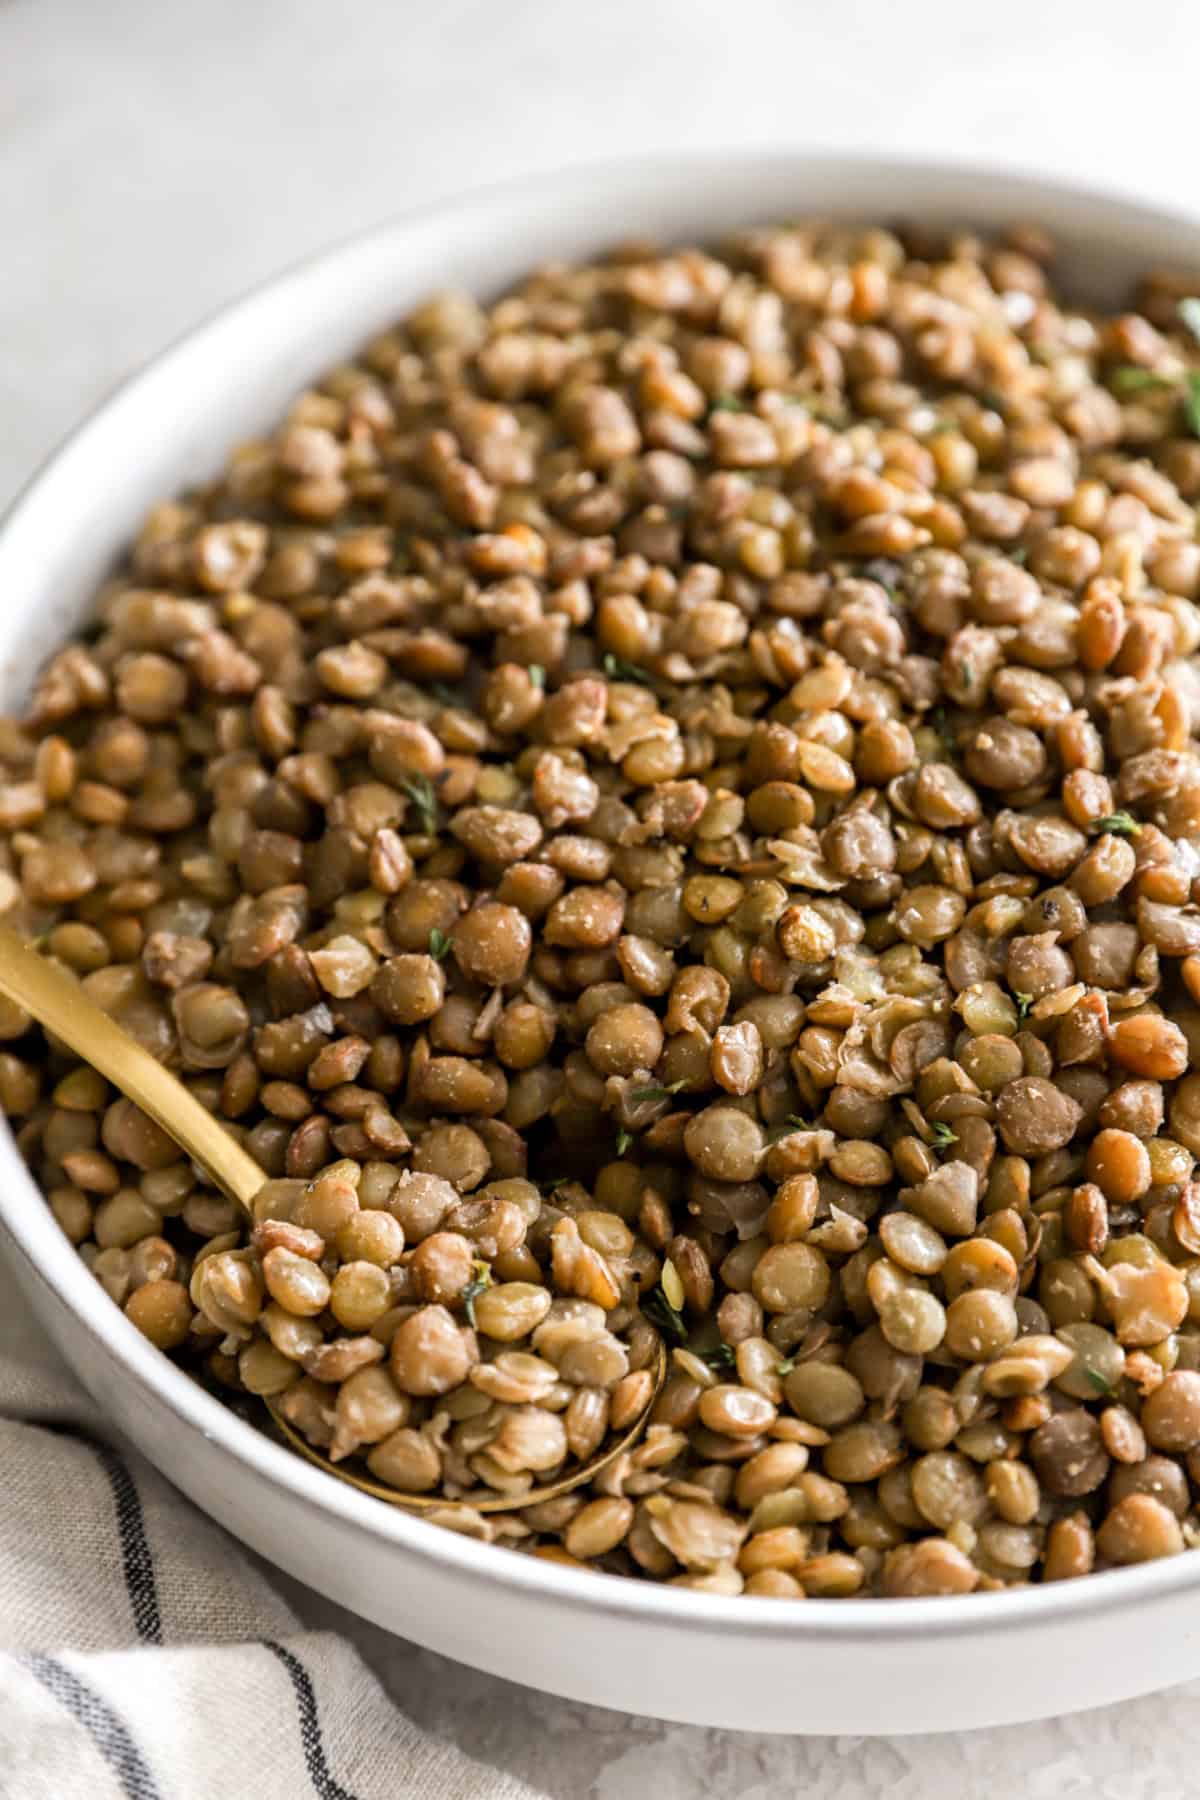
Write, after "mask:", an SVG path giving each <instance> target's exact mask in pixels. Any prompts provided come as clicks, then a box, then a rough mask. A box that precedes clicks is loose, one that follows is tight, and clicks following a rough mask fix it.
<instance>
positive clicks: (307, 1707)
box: [261, 1638, 355, 1800]
mask: <svg viewBox="0 0 1200 1800" xmlns="http://www.w3.org/2000/svg"><path fill="white" fill-rule="evenodd" d="M261 1641H262V1645H263V1648H264V1649H265V1650H269V1651H270V1652H271V1655H272V1656H275V1657H278V1659H279V1661H280V1662H281V1663H282V1664H283V1666H284V1668H285V1669H286V1670H287V1672H288V1674H289V1675H290V1676H291V1681H292V1688H293V1690H294V1691H295V1695H296V1705H297V1708H298V1709H299V1713H300V1744H301V1747H302V1749H303V1751H304V1762H305V1766H306V1768H307V1769H308V1773H309V1778H310V1780H311V1781H312V1784H313V1787H314V1788H315V1789H316V1792H317V1793H318V1795H319V1796H320V1800H355V1797H354V1795H353V1794H352V1793H351V1792H350V1790H349V1788H344V1787H343V1786H342V1784H341V1782H340V1781H336V1780H335V1779H334V1777H333V1774H332V1773H331V1771H330V1767H329V1764H328V1763H327V1762H326V1760H325V1744H324V1740H323V1739H322V1737H321V1721H320V1719H319V1718H318V1716H317V1696H316V1693H315V1692H314V1690H313V1684H312V1677H311V1676H310V1675H309V1672H308V1670H307V1669H306V1668H305V1667H304V1664H303V1663H302V1662H301V1661H300V1659H299V1658H298V1657H296V1656H293V1655H292V1652H291V1651H290V1650H285V1649H284V1647H283V1645H282V1644H277V1643H275V1642H274V1640H273V1639H271V1638H263V1639H262V1640H261Z"/></svg>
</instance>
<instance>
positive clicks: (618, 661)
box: [604, 650, 653, 687]
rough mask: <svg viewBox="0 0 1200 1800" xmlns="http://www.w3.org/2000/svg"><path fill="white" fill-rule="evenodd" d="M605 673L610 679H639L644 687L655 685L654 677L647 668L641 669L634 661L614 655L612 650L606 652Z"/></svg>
mask: <svg viewBox="0 0 1200 1800" xmlns="http://www.w3.org/2000/svg"><path fill="white" fill-rule="evenodd" d="M604 673H605V674H606V675H607V676H608V678H609V680H610V681H639V682H640V683H641V684H642V686H643V687H650V686H652V685H653V683H652V679H651V677H650V676H649V675H648V674H647V673H646V671H645V669H639V668H638V667H637V666H636V665H635V664H634V663H631V662H626V661H625V660H624V658H623V657H620V656H614V655H613V653H612V651H611V650H609V651H607V652H606V653H605V657H604Z"/></svg>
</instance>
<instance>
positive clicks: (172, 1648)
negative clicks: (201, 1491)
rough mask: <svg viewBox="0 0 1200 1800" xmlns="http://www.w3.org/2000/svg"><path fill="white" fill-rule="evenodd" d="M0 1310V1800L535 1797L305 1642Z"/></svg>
mask: <svg viewBox="0 0 1200 1800" xmlns="http://www.w3.org/2000/svg"><path fill="white" fill-rule="evenodd" d="M0 1292H2V1294H3V1299H4V1300H5V1302H11V1300H12V1298H13V1297H12V1293H11V1288H10V1287H9V1284H8V1282H7V1281H5V1283H4V1287H3V1289H2V1290H0ZM5 1313H6V1315H7V1316H6V1317H5V1318H4V1319H3V1320H0V1470H2V1471H3V1475H2V1477H0V1596H2V1600H0V1797H2V1800H83V1797H84V1796H86V1797H87V1800H310V1797H311V1800H399V1797H403V1800H410V1797H411V1800H535V1790H533V1789H531V1788H530V1787H528V1786H527V1785H526V1784H525V1783H524V1782H523V1781H520V1780H518V1779H516V1778H514V1777H512V1776H510V1775H508V1774H506V1773H502V1772H497V1771H496V1770H494V1769H489V1768H486V1767H484V1766H483V1765H482V1764H480V1763H478V1762H476V1761H474V1760H473V1759H471V1758H470V1757H468V1756H467V1755H465V1754H464V1753H463V1752H462V1751H461V1750H459V1749H457V1748H456V1747H455V1746H454V1745H453V1744H452V1743H448V1742H445V1741H444V1740H442V1739H441V1738H437V1737H434V1736H432V1735H431V1734H429V1733H428V1732H426V1731H424V1730H422V1729H421V1728H419V1727H418V1726H417V1725H415V1724H414V1723H413V1722H412V1721H411V1720H410V1719H408V1718H406V1717H405V1716H404V1714H403V1713H402V1712H401V1711H400V1710H399V1709H398V1708H397V1707H396V1706H395V1705H394V1704H393V1703H392V1701H391V1700H390V1699H388V1697H387V1696H386V1695H385V1694H384V1692H383V1690H382V1689H381V1688H380V1686H379V1684H378V1682H377V1681H376V1679H375V1677H374V1676H373V1675H372V1674H371V1673H370V1671H369V1670H368V1669H367V1668H366V1666H365V1664H364V1663H363V1662H362V1660H361V1659H360V1657H359V1655H358V1652H357V1651H356V1650H355V1649H354V1648H353V1647H352V1646H351V1645H350V1644H349V1643H347V1642H346V1640H345V1639H344V1638H342V1637H339V1636H338V1635H336V1634H335V1633H334V1632H329V1631H311V1630H307V1629H305V1627H304V1626H303V1625H302V1624H301V1622H300V1621H299V1620H298V1619H297V1617H296V1615H295V1613H294V1612H293V1611H292V1610H291V1608H290V1607H289V1606H288V1605H287V1604H286V1603H285V1601H284V1600H283V1599H281V1597H280V1596H279V1595H278V1594H277V1593H276V1592H275V1591H274V1589H273V1587H272V1585H271V1583H270V1580H269V1579H268V1578H267V1576H266V1575H265V1574H264V1573H263V1572H262V1569H261V1568H260V1566H259V1565H258V1564H257V1563H256V1562H255V1561H253V1560H252V1559H251V1558H250V1557H249V1556H248V1555H247V1554H246V1553H244V1552H243V1551H242V1550H241V1549H240V1548H239V1547H238V1546H237V1545H236V1544H235V1543H234V1542H233V1541H232V1540H231V1539H230V1538H229V1537H228V1536H227V1535H226V1534H225V1533H224V1532H222V1531H221V1530H220V1529H219V1528H218V1527H217V1526H216V1525H214V1524H212V1523H211V1521H210V1520H208V1519H206V1518H205V1517H203V1516H202V1515H201V1514H200V1513H199V1512H197V1511H196V1510H195V1508H194V1507H192V1506H190V1505H189V1504H188V1502H187V1501H186V1500H185V1499H184V1498H183V1496H182V1495H181V1494H179V1493H177V1492H176V1490H175V1489H174V1488H172V1487H171V1486H170V1485H169V1484H168V1483H167V1482H166V1481H164V1480H163V1479H162V1478H161V1476H159V1475H158V1474H157V1473H156V1472H155V1471H154V1470H153V1469H152V1468H150V1467H149V1465H148V1464H146V1463H145V1462H143V1461H142V1460H141V1458H140V1457H138V1456H136V1455H134V1454H131V1453H127V1452H126V1451H125V1450H124V1449H122V1448H121V1447H120V1446H119V1445H118V1444H116V1443H114V1442H113V1441H111V1440H110V1439H109V1438H107V1437H105V1436H104V1435H102V1430H103V1428H102V1427H101V1426H100V1424H99V1422H98V1420H97V1418H96V1409H95V1407H94V1406H93V1405H92V1403H91V1401H90V1399H89V1398H88V1396H87V1395H86V1394H85V1393H84V1392H83V1390H82V1389H81V1388H80V1387H79V1386H78V1385H77V1384H76V1383H75V1382H74V1381H73V1380H72V1378H71V1377H70V1376H69V1374H68V1373H67V1372H66V1371H65V1370H64V1369H63V1368H62V1366H61V1364H59V1363H58V1361H57V1359H55V1358H54V1357H53V1354H52V1352H51V1351H50V1350H49V1349H48V1348H47V1347H46V1346H45V1344H44V1342H43V1340H41V1339H40V1338H39V1337H37V1336H36V1334H35V1333H34V1332H32V1331H31V1330H30V1329H28V1328H27V1327H26V1325H25V1322H24V1320H23V1318H22V1316H21V1311H20V1309H18V1308H15V1307H14V1308H11V1309H10V1307H9V1306H6V1307H5Z"/></svg>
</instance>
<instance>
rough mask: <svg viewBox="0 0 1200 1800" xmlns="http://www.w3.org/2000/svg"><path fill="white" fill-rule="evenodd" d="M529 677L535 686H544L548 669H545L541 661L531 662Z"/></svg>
mask: <svg viewBox="0 0 1200 1800" xmlns="http://www.w3.org/2000/svg"><path fill="white" fill-rule="evenodd" d="M529 679H530V681H532V683H533V685H534V687H536V688H544V687H545V685H546V671H545V669H543V667H542V665H541V663H530V665H529Z"/></svg>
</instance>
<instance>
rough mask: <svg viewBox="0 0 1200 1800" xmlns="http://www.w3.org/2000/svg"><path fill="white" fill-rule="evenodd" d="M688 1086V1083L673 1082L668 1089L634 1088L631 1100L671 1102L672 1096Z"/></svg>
mask: <svg viewBox="0 0 1200 1800" xmlns="http://www.w3.org/2000/svg"><path fill="white" fill-rule="evenodd" d="M686 1086H687V1082H686V1081H672V1082H671V1083H670V1084H669V1085H668V1086H667V1087H644V1088H634V1089H633V1091H632V1093H631V1094H630V1096H629V1098H630V1099H631V1100H669V1099H670V1098H671V1095H672V1094H677V1093H678V1092H679V1090H680V1088H685V1087H686Z"/></svg>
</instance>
